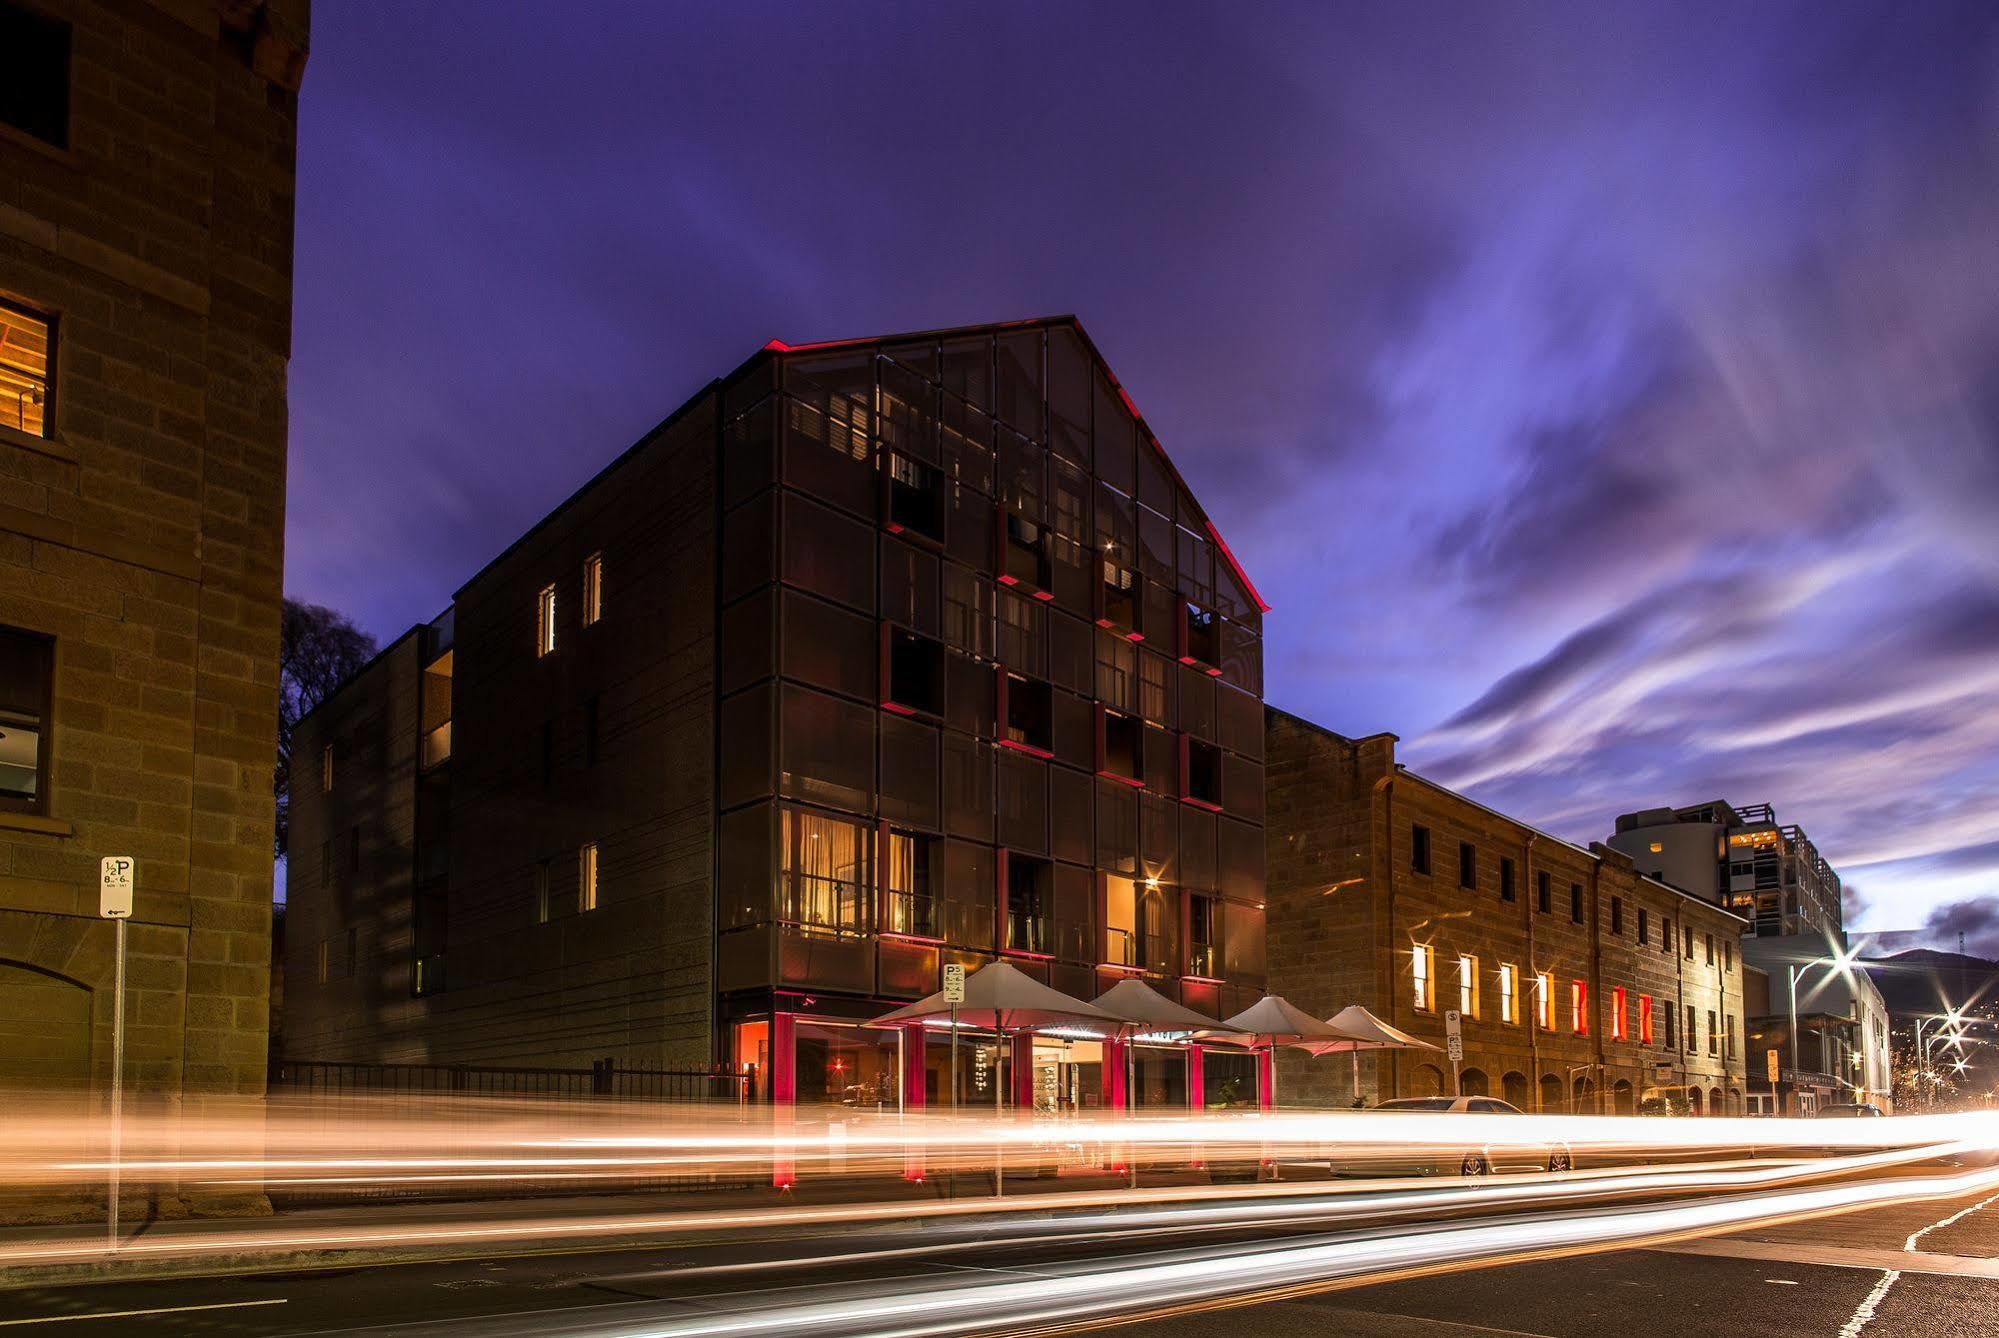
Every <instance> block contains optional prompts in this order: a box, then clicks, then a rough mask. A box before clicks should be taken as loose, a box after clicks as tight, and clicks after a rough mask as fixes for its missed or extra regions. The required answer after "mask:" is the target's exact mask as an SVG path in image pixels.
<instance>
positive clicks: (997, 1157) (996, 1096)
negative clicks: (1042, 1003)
mask: <svg viewBox="0 0 1999 1338" xmlns="http://www.w3.org/2000/svg"><path fill="white" fill-rule="evenodd" d="M993 1021H994V1022H996V1023H998V1024H999V1025H998V1026H997V1027H996V1028H995V1030H996V1031H998V1032H999V1043H998V1044H997V1045H996V1046H994V1047H993V1137H994V1140H995V1141H994V1143H993V1197H994V1198H996V1199H1003V1198H1005V1197H1006V1129H1005V1121H1006V1115H1005V1113H1004V1108H1003V1107H1002V1106H1001V1104H1000V1098H1001V1097H1002V1096H1004V1095H1005V1093H1006V1083H1005V1082H1004V1081H1002V1078H1001V1075H1002V1074H1005V1077H1006V1078H1012V1077H1014V1076H1015V1075H1013V1074H1012V1073H1008V1072H1006V1068H1005V1067H1003V1066H1005V1065H1006V1064H1007V1061H1008V1060H1009V1059H1010V1058H1011V1056H1009V1055H1008V1054H1007V1052H1006V1015H1005V1014H1004V1013H997V1012H996V1013H994V1014H993Z"/></svg>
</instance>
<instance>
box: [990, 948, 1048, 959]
mask: <svg viewBox="0 0 1999 1338" xmlns="http://www.w3.org/2000/svg"><path fill="white" fill-rule="evenodd" d="M1000 956H1002V957H1025V958H1028V959H1029V960H1031V961H1036V962H1052V961H1054V960H1055V954H1054V953H1052V952H1029V951H1028V950H1027V949H1026V948H1001V949H1000Z"/></svg>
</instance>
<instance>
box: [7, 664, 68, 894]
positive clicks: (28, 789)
mask: <svg viewBox="0 0 1999 1338" xmlns="http://www.w3.org/2000/svg"><path fill="white" fill-rule="evenodd" d="M54 681H55V642H54V641H52V640H50V639H49V638H48V637H45V636H40V635H37V634H35V633H33V632H16V631H13V630H11V629H8V628H0V811H4V812H14V813H45V812H47V811H48V791H49V744H48V739H49V734H48V717H49V707H50V698H51V695H52V689H53V685H54ZM23 858H25V856H24V857H23Z"/></svg>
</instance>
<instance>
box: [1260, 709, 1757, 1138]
mask: <svg viewBox="0 0 1999 1338" xmlns="http://www.w3.org/2000/svg"><path fill="white" fill-rule="evenodd" d="M1268 720H1269V730H1268V735H1267V741H1266V753H1267V766H1268V768H1269V783H1268V799H1269V806H1268V810H1267V813H1266V817H1265V823H1266V825H1265V834H1266V840H1267V843H1268V849H1269V859H1268V878H1269V933H1270V963H1269V965H1270V987H1271V988H1272V989H1273V990H1275V991H1277V992H1278V993H1281V994H1283V995H1285V996H1286V997H1287V998H1289V999H1291V1000H1292V1001H1293V1002H1294V1003H1297V1004H1298V1005H1299V1006H1301V1007H1303V1008H1305V1009H1307V1010H1308V1011H1310V1012H1312V1013H1313V1014H1315V1015H1317V1016H1320V1017H1329V1016H1331V1015H1332V1014H1333V1013H1334V1012H1337V1011H1338V1010H1339V1009H1341V1008H1344V1007H1345V1006H1347V1005H1348V1004H1353V1003H1359V1004H1361V1005H1363V1006H1365V1007H1366V1008H1368V1009H1369V1010H1370V1011H1372V1012H1373V1013H1375V1014H1376V1015H1377V1016H1379V1017H1381V1018H1382V1019H1384V1020H1385V1021H1387V1022H1389V1023H1391V1024H1392V1025H1394V1026H1397V1027H1400V1028H1401V1029H1403V1030H1404V1031H1406V1032H1409V1033H1410V1034H1412V1035H1414V1036H1417V1037H1418V1038H1421V1039H1424V1040H1428V1041H1430V1042H1432V1043H1434V1044H1435V1045H1437V1046H1438V1047H1439V1049H1438V1052H1436V1053H1429V1052H1422V1051H1409V1052H1398V1051H1384V1052H1379V1053H1377V1054H1373V1055H1366V1056H1363V1057H1362V1059H1361V1061H1360V1075H1359V1093H1358V1095H1359V1097H1360V1099H1361V1100H1363V1101H1365V1102H1367V1103H1368V1104H1373V1103H1374V1102H1375V1101H1377V1100H1385V1099H1388V1098H1391V1097H1399V1096H1431V1095H1439V1094H1446V1093H1461V1094H1464V1095H1491V1096H1496V1097H1500V1098H1503V1099H1504V1100H1506V1101H1509V1102H1511V1103H1512V1104H1514V1105H1516V1106H1518V1107H1520V1108H1521V1109H1523V1110H1536V1111H1551V1112H1583V1113H1616V1114H1628V1113H1633V1112H1637V1111H1649V1110H1658V1111H1667V1110H1671V1111H1690V1112H1693V1113H1717V1114H1719V1113H1728V1114H1737V1113H1740V1112H1741V1111H1742V1110H1743V1109H1744V1090H1745V1084H1744V1077H1743V1045H1742V1034H1743V1032H1742V1028H1743V1017H1744V1010H1743V1003H1742V963H1741V961H1740V959H1739V956H1738V940H1739V938H1740V936H1741V933H1742V929H1743V921H1742V920H1741V919H1740V918H1739V917H1738V916H1736V915H1734V914H1732V913H1730V912H1729V911H1727V910H1725V909H1723V908H1722V907H1720V906H1717V905H1715V904H1714V903H1712V902H1711V901H1708V900H1706V899H1703V898H1701V897H1697V896H1693V895H1690V894H1689V893H1687V892H1685V891H1683V890H1681V889H1679V888H1677V887H1674V886H1672V885H1671V884H1668V883H1665V882H1662V881H1660V880H1658V879H1655V878H1650V877H1647V876H1645V875H1644V874H1642V873H1641V872H1639V871H1638V870H1637V869H1636V868H1635V867H1634V866H1633V864H1632V862H1631V861H1630V859H1629V858H1627V857H1626V856H1625V855H1623V854H1621V853H1620V852H1618V851H1615V850H1612V849H1610V848H1609V847H1607V846H1604V845H1601V844H1597V845H1592V846H1590V847H1588V848H1587V849H1585V848H1583V847H1581V846H1577V845H1573V844H1571V843H1570V842H1567V841H1563V840H1561V839H1559V838H1557V837H1554V836H1551V835H1549V834H1547V833H1546V832H1542V831H1539V830H1537V829H1535V828H1533V827H1531V826H1529V825H1527V824H1526V823H1523V822H1519V821H1517V820H1515V819H1513V818H1509V817H1507V816H1505V815H1504V814H1501V813H1497V812H1494V811H1493V810H1491V809H1489V808H1486V807H1485V806H1483V805H1481V804H1478V803H1476V802H1474V801H1472V800H1470V799H1468V798H1466V797H1465V796H1463V795H1461V794H1458V793H1456V792H1454V791H1452V790H1450V789H1448V788H1446V787H1445V786H1442V785H1439V784H1437V783H1436V782H1434V781H1431V780H1428V779H1425V778H1424V777H1422V776H1419V775H1417V774H1416V773H1414V772H1411V771H1408V770H1406V769H1405V768H1404V767H1402V766H1401V765H1400V764H1399V763H1398V762H1397V761H1396V760H1395V744H1396V738H1395V736H1394V735H1392V734H1376V735H1371V736H1369V737H1367V738H1364V739H1349V738H1346V737H1344V736H1342V735H1339V734H1336V733H1334V732H1333V731H1331V730H1328V729H1324V728H1322V727H1320V726H1318V725H1314V724H1312V723H1311V722H1309V721H1306V720H1302V719H1300V718H1298V717H1296V716H1293V715H1289V714H1286V713H1284V712H1282V711H1277V710H1274V709H1273V710H1270V711H1269V712H1268ZM1451 1011H1455V1012H1457V1013H1458V1014H1459V1016H1460V1024H1461V1027H1462V1036H1463V1044H1464V1058H1463V1060H1462V1062H1461V1063H1459V1064H1457V1065H1453V1064H1452V1063H1451V1062H1450V1061H1449V1060H1448V1058H1447V1057H1446V1054H1445V1053H1444V1050H1445V1038H1446V1031H1445V1015H1446V1014H1447V1013H1448V1012H1451ZM1279 1063H1280V1067H1281V1074H1280V1078H1279V1091H1280V1092H1283V1093H1284V1094H1285V1099H1286V1100H1287V1101H1292V1102H1300V1103H1305V1104H1312V1105H1342V1104H1345V1103H1347V1102H1348V1101H1350V1100H1351V1099H1353V1097H1354V1095H1355V1093H1354V1090H1353V1077H1352V1069H1351V1066H1350V1065H1349V1064H1348V1063H1347V1062H1346V1061H1345V1059H1344V1058H1339V1057H1336V1058H1332V1059H1313V1058H1310V1057H1308V1056H1304V1055H1301V1054H1297V1053H1295V1052H1294V1053H1287V1054H1285V1055H1283V1056H1282V1057H1281V1058H1280V1061H1279Z"/></svg>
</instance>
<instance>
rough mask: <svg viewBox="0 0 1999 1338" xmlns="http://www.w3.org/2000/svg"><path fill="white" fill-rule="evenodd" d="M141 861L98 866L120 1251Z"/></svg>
mask: <svg viewBox="0 0 1999 1338" xmlns="http://www.w3.org/2000/svg"><path fill="white" fill-rule="evenodd" d="M136 869H137V862H136V861H135V860H133V858H132V857H131V856H130V855H106V856H105V857H104V858H103V859H102V860H100V861H98V865H97V914H98V916H99V917H100V918H102V919H106V920H109V921H111V922H112V924H113V925H114V926H115V932H116V934H117V946H116V948H115V950H114V954H113V955H114V960H115V963H116V965H115V966H114V967H113V972H114V974H113V976H112V986H111V1129H110V1133H111V1156H110V1158H109V1160H110V1175H109V1176H108V1177H107V1179H108V1181H109V1184H108V1187H107V1189H108V1200H107V1202H106V1204H105V1211H104V1244H105V1248H106V1249H107V1250H112V1251H115V1250H116V1249H117V1248H118V1188H119V1185H118V1181H119V1174H118V1172H119V1162H120V1161H121V1159H122V1158H123V1154H124V1139H125V921H126V920H128V919H130V918H131V915H132V876H133V873H134V872H135V870H136Z"/></svg>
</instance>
